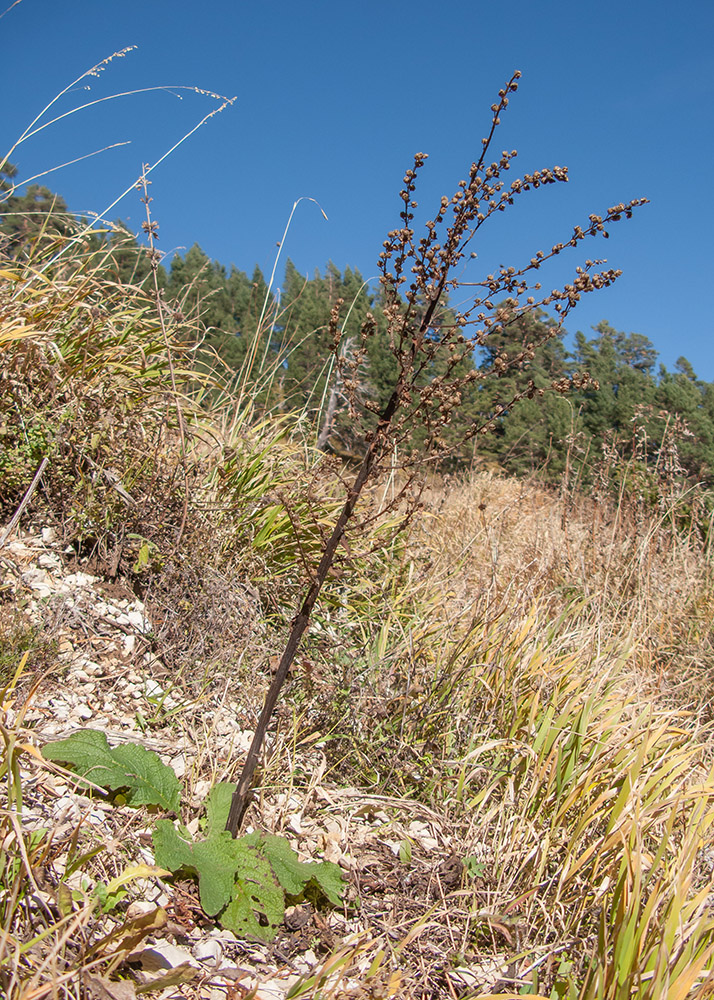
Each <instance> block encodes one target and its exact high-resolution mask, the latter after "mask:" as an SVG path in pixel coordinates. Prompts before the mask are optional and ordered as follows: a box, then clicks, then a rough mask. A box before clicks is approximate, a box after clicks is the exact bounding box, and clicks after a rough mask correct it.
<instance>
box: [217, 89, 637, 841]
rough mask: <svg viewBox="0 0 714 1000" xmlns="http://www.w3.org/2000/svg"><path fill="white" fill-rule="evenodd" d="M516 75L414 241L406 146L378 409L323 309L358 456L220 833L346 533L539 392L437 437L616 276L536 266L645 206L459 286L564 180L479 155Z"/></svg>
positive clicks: (246, 783)
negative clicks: (530, 330) (481, 241)
mask: <svg viewBox="0 0 714 1000" xmlns="http://www.w3.org/2000/svg"><path fill="white" fill-rule="evenodd" d="M520 76H521V74H520V73H519V72H516V73H514V74H513V76H512V77H511V79H510V80H509V81H508V83H507V84H506V85H505V86H504V87H503V88H502V89H501V90H500V91H499V94H498V98H499V99H498V101H497V102H496V103H494V104H493V105H492V106H491V112H492V118H491V127H490V131H489V133H488V135H487V136H486V138H484V139H483V140H482V149H481V154H480V156H479V158H478V159H477V160H475V161H474V162H473V163H472V164H471V167H470V169H469V172H468V176H467V177H466V179H465V180H461V181H459V183H458V186H457V189H456V191H455V193H454V194H453V195H452V196H451V197H450V198H449V197H446V196H444V197H442V198H441V202H440V204H439V207H438V210H437V212H436V214H435V215H434V216H433V218H432V219H430V220H429V221H427V222H426V224H425V227H424V235H422V236H421V238H417V236H416V234H415V231H414V228H413V223H414V218H415V210H416V208H417V207H418V205H417V201H416V199H415V193H416V184H417V177H418V174H419V171H420V170H421V168H422V167H423V165H424V162H425V161H426V159H427V157H426V154H424V153H417V154H416V156H415V157H414V164H413V167H412V168H410V169H409V170H407V171H406V174H405V176H404V186H403V188H402V190H401V191H400V195H399V196H400V199H401V202H402V209H401V212H400V220H401V221H400V225H399V226H398V227H397V228H395V229H393V230H391V231H390V232H389V233H388V235H387V239H386V240H385V242H384V244H383V250H382V252H381V254H380V256H379V270H380V285H381V297H382V303H383V312H384V315H385V317H386V320H387V334H388V342H389V349H390V351H391V354H392V356H393V358H394V362H395V376H394V383H393V389H392V392H391V395H390V397H389V399H388V401H387V404H386V406H384V407H383V408H380V407H379V406H378V404H376V403H374V402H373V401H370V400H365V399H364V393H363V392H362V391H361V388H362V386H361V382H360V379H359V375H358V373H359V371H360V367H361V366H362V365H363V362H364V359H365V357H366V354H367V347H368V344H369V341H370V338H372V337H373V336H375V334H376V321H375V319H374V317H373V316H371V315H368V316H367V319H366V320H365V322H364V324H363V326H362V330H361V343H360V344H359V346H358V347H357V348H356V349H355V350H353V351H350V352H345V351H340V349H339V348H340V342H341V340H342V328H341V324H340V306H341V305H342V303H340V302H338V303H337V304H336V306H335V308H334V309H333V311H332V316H331V321H330V327H331V331H332V335H333V342H334V348H335V365H336V367H337V370H338V372H339V377H340V384H341V388H342V391H343V392H344V393H345V394H346V395H347V397H348V399H349V402H350V408H351V415H352V417H353V419H354V421H355V422H357V423H358V424H359V425H360V426H361V427H362V428H363V442H364V453H363V458H362V461H361V464H360V466H359V468H358V469H357V472H356V474H355V475H354V478H353V479H352V480H351V481H346V482H345V492H346V496H345V502H344V506H343V508H342V511H341V513H340V515H339V517H338V519H337V521H336V523H335V525H334V528H333V530H332V533H331V534H330V536H329V538H327V539H326V541H325V545H324V549H323V552H322V558H321V559H320V562H319V565H318V566H317V568H316V569H315V571H314V573H313V574H312V578H311V580H310V582H309V585H308V587H307V590H306V593H305V596H304V598H303V600H302V603H301V605H300V607H299V609H298V611H297V614H296V616H295V618H294V619H293V622H292V627H291V630H290V634H289V636H288V641H287V644H286V646H285V650H284V652H283V655H282V657H281V660H280V663H279V666H278V669H277V672H276V673H275V676H274V679H273V681H272V683H271V685H270V688H269V690H268V693H267V696H266V700H265V704H264V706H263V710H262V712H261V715H260V718H259V720H258V724H257V727H256V730H255V735H254V738H253V742H252V744H251V747H250V749H249V751H248V755H247V758H246V761H245V764H244V767H243V771H242V773H241V776H240V779H239V782H238V785H237V788H236V791H235V794H234V796H233V802H232V806H231V811H230V815H229V818H228V823H227V829H228V830H229V831H230V832H231V833H232V834H233V835H234V836H235V835H236V833H237V831H238V829H239V827H240V823H241V821H242V817H243V814H244V812H245V809H246V805H247V801H248V793H249V789H250V785H251V782H252V779H253V774H254V772H255V768H256V765H257V763H258V758H259V754H260V749H261V746H262V744H263V740H264V738H265V733H266V731H267V727H268V724H269V722H270V718H271V716H272V713H273V710H274V708H275V705H276V703H277V700H278V697H279V694H280V690H281V688H282V686H283V684H284V682H285V678H286V677H287V674H288V670H289V668H290V665H291V663H292V661H293V658H294V656H295V654H296V652H297V649H298V646H299V644H300V641H301V639H302V636H303V634H304V632H305V630H306V629H307V627H308V624H309V621H310V616H311V614H312V611H313V609H314V607H315V603H316V601H317V599H318V597H319V595H320V591H321V590H322V587H323V584H324V582H325V580H326V578H327V575H328V573H329V571H330V568H331V567H332V565H333V563H334V561H335V559H336V558H337V555H338V551H339V549H340V546H341V544H343V543H345V542H346V536H347V535H348V534H352V535H355V536H359V534H360V532H363V531H364V530H365V528H366V526H367V525H368V524H369V523H371V522H372V521H373V519H374V518H375V517H377V516H383V515H385V514H386V513H387V512H392V513H394V512H395V511H396V510H399V511H400V512H403V514H404V517H405V518H406V519H408V518H409V517H411V516H412V515H413V514H414V512H415V511H416V510H417V509H418V505H419V494H420V486H421V481H422V478H423V474H424V472H425V471H426V470H427V469H428V468H429V467H430V465H432V464H433V463H434V462H436V461H440V460H442V459H443V457H444V455H445V454H446V453H448V452H449V451H450V450H453V449H454V448H455V447H461V446H463V444H464V442H465V441H468V440H471V439H473V438H475V437H476V436H477V435H479V434H483V433H488V432H489V431H490V430H492V429H493V428H494V427H495V426H496V422H497V421H498V419H499V417H501V416H502V415H503V414H505V413H507V412H508V411H509V410H511V409H512V408H513V406H515V405H517V404H518V402H519V400H521V399H523V398H534V397H538V396H542V395H543V394H544V393H545V392H546V391H548V390H545V389H542V388H537V387H536V386H535V384H534V383H533V382H532V381H531V382H529V383H527V384H526V386H525V388H522V389H519V390H518V391H515V392H514V393H513V394H512V395H511V397H510V398H509V399H506V400H504V401H502V402H499V403H498V404H496V405H495V407H494V408H493V410H492V411H491V412H490V413H489V414H488V416H487V417H485V418H484V419H482V420H474V421H473V422H472V423H471V425H470V426H469V425H466V426H464V427H463V429H462V430H461V431H459V432H458V433H457V434H456V438H457V443H456V444H454V439H453V437H451V439H450V440H448V441H447V439H446V437H445V435H444V431H445V429H446V428H447V426H448V425H449V424H450V423H451V420H452V417H453V416H454V414H455V413H456V412H457V410H458V409H459V407H460V406H461V404H462V401H463V399H464V395H465V394H466V393H467V392H468V391H472V389H474V388H475V389H476V390H478V389H479V383H484V382H487V383H489V382H491V381H493V380H494V379H499V378H500V377H502V376H503V375H505V374H507V373H510V372H513V371H514V370H518V369H522V368H523V367H524V366H527V364H528V363H529V362H530V361H531V360H532V359H533V357H534V353H535V348H536V347H537V346H538V345H539V343H542V342H543V340H546V339H549V338H551V337H553V336H556V335H557V334H558V333H559V331H560V329H561V328H562V324H563V322H564V320H565V317H566V316H567V315H568V313H569V311H570V310H571V309H572V308H573V307H574V306H575V305H576V303H577V302H578V301H579V299H580V298H581V296H582V295H584V294H586V293H588V292H591V291H595V290H597V289H600V288H606V287H608V286H609V285H611V284H612V283H613V282H614V281H615V280H616V279H617V278H618V277H619V276H620V274H621V272H620V271H618V270H614V269H612V268H606V269H603V270H598V269H597V268H598V266H599V265H600V264H602V263H604V262H603V261H593V260H586V261H585V264H584V265H583V266H578V267H576V269H575V275H574V277H573V280H572V281H571V282H570V283H568V284H566V285H564V286H563V287H562V288H560V289H554V290H553V291H551V292H549V293H544V292H543V289H542V286H541V283H540V281H538V280H537V274H536V272H538V271H539V270H540V268H541V267H542V266H543V265H544V264H546V263H547V262H548V261H549V260H551V259H553V258H555V257H558V256H559V255H560V254H562V253H563V252H564V251H565V250H566V249H575V248H577V247H578V245H579V244H580V242H581V241H583V240H585V239H586V238H587V237H593V236H597V235H598V234H602V235H603V236H605V237H607V236H608V232H607V229H606V226H607V225H609V224H610V223H612V222H617V221H619V220H620V219H622V218H623V217H625V218H630V217H631V215H632V212H633V210H634V209H635V208H636V207H638V206H640V205H642V204H645V203H646V200H647V199H644V198H641V199H636V200H634V201H630V202H628V203H626V204H625V203H621V204H618V205H614V206H613V207H611V208H609V209H608V210H607V212H606V213H605V214H604V215H602V216H601V215H596V214H593V215H590V217H589V220H588V223H587V224H586V225H584V226H575V227H574V229H573V232H572V235H571V236H569V238H567V239H566V240H564V241H563V242H561V243H556V244H555V245H554V246H553V247H552V248H551V249H550V251H547V252H546V251H542V250H538V251H536V252H535V254H534V256H532V257H531V258H530V259H529V260H528V261H527V262H526V263H525V264H524V265H522V266H520V267H501V268H500V269H499V270H498V272H497V273H493V274H488V275H486V276H485V277H484V278H482V279H481V280H479V281H474V282H468V283H467V282H465V281H464V280H463V278H462V276H461V274H460V272H461V270H462V269H463V264H464V261H465V260H466V259H467V258H468V256H469V255H470V256H472V257H473V256H475V254H474V253H473V252H472V248H473V246H474V245H475V240H476V237H477V235H478V234H479V232H480V230H481V227H482V226H483V225H484V224H485V223H486V222H487V220H489V219H491V217H493V216H495V215H497V214H498V213H500V212H503V211H505V210H507V209H508V208H509V207H510V206H511V205H512V204H513V203H514V201H515V199H516V198H518V197H519V196H520V195H522V194H523V193H524V192H526V191H530V190H532V189H535V188H539V187H542V186H545V185H549V184H556V183H560V182H566V181H567V180H568V171H567V169H566V168H565V167H553V168H549V169H543V170H536V171H535V172H534V173H532V174H524V175H523V177H521V178H519V179H517V180H515V181H513V182H512V183H511V184H510V186H507V184H506V181H505V180H504V175H505V174H506V173H507V172H508V171H509V170H510V168H511V163H512V161H513V160H514V158H515V157H516V155H517V154H516V151H515V150H513V151H511V152H508V151H504V152H502V153H501V155H500V157H499V158H498V159H494V160H493V161H492V162H488V157H489V153H490V150H491V146H492V145H493V141H494V136H495V133H496V130H497V128H498V126H499V124H500V121H501V115H502V114H503V113H504V111H505V110H506V108H507V107H508V103H509V98H510V95H511V94H513V93H514V92H515V91H516V90H517V89H518V80H519V78H520ZM464 287H468V288H470V289H471V292H470V304H469V305H468V307H467V308H466V309H463V310H456V311H454V310H451V309H450V310H448V311H447V298H448V296H449V295H450V294H452V293H453V292H455V291H456V290H457V289H460V288H464ZM504 300H508V301H507V307H504V306H503V305H502V304H499V302H500V303H502V302H503V301H504ZM544 307H545V308H547V307H551V308H552V309H553V310H554V311H555V313H556V314H557V316H558V323H556V324H555V325H553V326H552V327H549V328H548V329H547V330H546V332H545V333H544V335H543V338H542V340H541V341H539V342H537V343H536V342H534V343H528V344H526V346H525V347H524V348H522V349H521V350H519V351H517V352H515V353H513V354H508V353H507V352H505V351H502V352H499V353H498V354H497V356H496V358H495V361H494V364H493V366H492V368H491V369H490V370H489V371H488V372H486V371H482V370H479V369H478V368H476V367H475V366H474V365H473V364H470V363H469V362H470V361H471V359H472V358H473V355H474V352H476V351H477V350H478V349H479V348H481V347H483V346H484V345H485V344H486V343H487V339H488V337H489V336H490V335H491V334H493V333H495V332H501V331H503V330H504V329H506V328H507V327H508V326H509V325H510V324H512V323H515V322H517V321H518V320H519V319H520V318H521V317H522V316H523V315H525V314H527V313H530V312H533V311H535V310H536V309H538V308H544ZM435 366H436V367H435ZM435 372H436V373H435ZM592 381H593V380H592V379H591V378H590V376H589V374H588V373H587V372H584V373H580V374H576V375H574V376H572V377H571V378H562V379H558V380H555V381H553V382H552V384H551V385H550V387H549V389H550V391H553V392H558V393H567V392H568V391H569V390H570V389H572V388H583V387H584V386H586V385H588V384H590V383H592ZM415 441H418V443H419V447H418V448H415V447H414V443H415ZM395 455H398V456H400V460H399V463H398V465H399V468H400V470H401V477H400V483H401V487H400V489H399V490H398V491H395V493H394V495H393V497H392V499H391V501H390V502H389V504H387V505H386V506H385V505H384V504H382V505H381V506H380V507H379V508H378V509H376V510H371V509H370V508H369V501H368V499H367V492H368V491H366V490H365V487H367V485H368V484H369V483H370V482H372V481H373V480H374V479H375V477H376V476H377V475H378V474H379V473H380V472H381V471H382V470H383V469H384V468H385V466H387V465H390V466H391V467H392V468H393V467H394V465H395V458H394V456H395Z"/></svg>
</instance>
